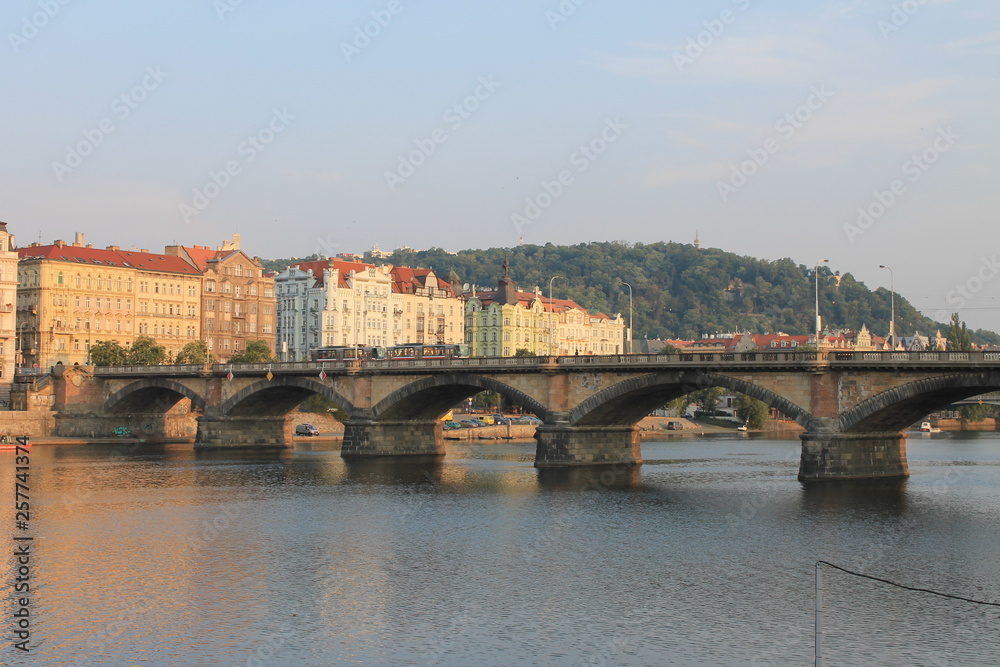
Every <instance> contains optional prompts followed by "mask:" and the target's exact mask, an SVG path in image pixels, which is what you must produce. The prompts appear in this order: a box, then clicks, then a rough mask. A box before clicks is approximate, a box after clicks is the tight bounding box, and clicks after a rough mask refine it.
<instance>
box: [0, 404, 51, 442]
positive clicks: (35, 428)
mask: <svg viewBox="0 0 1000 667" xmlns="http://www.w3.org/2000/svg"><path fill="white" fill-rule="evenodd" d="M55 423H56V413H54V412H52V411H51V410H32V411H28V412H25V411H15V410H3V411H0V431H2V432H3V433H6V434H7V435H8V436H11V435H13V436H19V435H27V436H28V437H32V438H42V437H48V436H50V435H52V432H53V430H54V429H55Z"/></svg>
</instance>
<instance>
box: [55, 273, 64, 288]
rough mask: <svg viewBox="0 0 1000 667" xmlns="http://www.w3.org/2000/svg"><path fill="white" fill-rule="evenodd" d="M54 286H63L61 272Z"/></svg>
mask: <svg viewBox="0 0 1000 667" xmlns="http://www.w3.org/2000/svg"><path fill="white" fill-rule="evenodd" d="M56 284H57V285H62V284H63V274H62V271H60V272H59V277H58V278H56Z"/></svg>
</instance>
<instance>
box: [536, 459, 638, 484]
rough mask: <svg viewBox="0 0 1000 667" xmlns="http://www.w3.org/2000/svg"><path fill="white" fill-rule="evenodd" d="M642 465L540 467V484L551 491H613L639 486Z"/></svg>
mask: <svg viewBox="0 0 1000 667" xmlns="http://www.w3.org/2000/svg"><path fill="white" fill-rule="evenodd" d="M640 471H641V467H640V466H634V465H622V464H616V465H601V466H578V467H573V468H539V469H538V486H539V487H540V488H542V489H545V490H549V491H613V490H625V489H635V488H638V487H639V478H640Z"/></svg>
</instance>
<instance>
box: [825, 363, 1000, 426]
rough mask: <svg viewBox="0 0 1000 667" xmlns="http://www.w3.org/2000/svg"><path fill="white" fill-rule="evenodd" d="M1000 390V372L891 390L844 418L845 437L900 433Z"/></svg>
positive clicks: (927, 381) (946, 377)
mask: <svg viewBox="0 0 1000 667" xmlns="http://www.w3.org/2000/svg"><path fill="white" fill-rule="evenodd" d="M997 389H1000V372H998V371H984V372H978V373H961V374H955V375H944V376H939V377H934V378H926V379H923V380H916V381H914V382H909V383H907V384H904V385H900V386H898V387H894V388H893V389H887V390H886V391H883V392H881V393H879V394H876V395H875V396H872V397H871V398H869V399H867V400H865V401H862V402H861V403H859V404H858V405H856V406H854V407H853V408H851V409H850V410H846V411H844V412H843V413H842V414H841V415H840V430H841V431H842V432H844V433H862V432H866V431H869V432H871V431H889V432H891V431H900V430H902V429H904V428H906V427H907V426H909V425H910V424H912V423H914V422H916V421H917V420H919V419H920V418H921V417H924V416H926V415H928V414H930V413H931V412H934V411H935V410H940V409H941V408H943V407H946V406H948V405H951V404H952V403H954V402H955V401H959V400H961V399H963V398H968V397H970V396H975V395H976V394H982V393H986V392H987V391H994V390H997Z"/></svg>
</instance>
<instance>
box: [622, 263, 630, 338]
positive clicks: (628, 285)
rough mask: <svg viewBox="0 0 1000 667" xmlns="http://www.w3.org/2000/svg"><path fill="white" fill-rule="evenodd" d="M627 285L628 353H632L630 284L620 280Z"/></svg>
mask: <svg viewBox="0 0 1000 667" xmlns="http://www.w3.org/2000/svg"><path fill="white" fill-rule="evenodd" d="M622 285H625V286H626V287H628V353H629V354H632V285H630V284H629V283H627V282H625V281H624V280H623V281H622Z"/></svg>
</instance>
